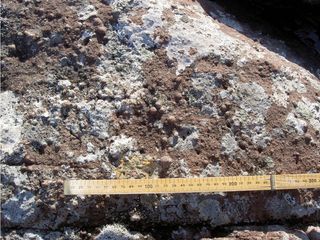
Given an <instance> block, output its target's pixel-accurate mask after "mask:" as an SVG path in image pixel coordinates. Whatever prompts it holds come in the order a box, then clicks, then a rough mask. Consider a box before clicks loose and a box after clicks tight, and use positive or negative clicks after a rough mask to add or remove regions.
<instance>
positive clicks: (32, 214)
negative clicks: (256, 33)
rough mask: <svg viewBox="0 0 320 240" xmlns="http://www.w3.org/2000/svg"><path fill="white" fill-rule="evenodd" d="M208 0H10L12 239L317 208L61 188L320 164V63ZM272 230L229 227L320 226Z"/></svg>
mask: <svg viewBox="0 0 320 240" xmlns="http://www.w3.org/2000/svg"><path fill="white" fill-rule="evenodd" d="M207 3H208V6H209V7H210V6H211V5H210V3H209V2H207ZM203 6H204V5H203V1H202V3H201V4H200V3H199V2H197V1H191V0H168V1H148V0H137V1H129V0H110V1H107V0H104V1H98V0H81V1H63V0H57V1H43V0H40V1H4V2H3V3H2V7H1V8H2V9H1V12H2V22H3V27H2V29H3V30H2V31H3V36H2V38H3V41H2V61H1V68H2V92H1V93H0V99H1V106H0V108H1V113H0V114H1V115H0V117H1V118H0V123H1V129H0V132H1V136H0V137H1V150H0V157H1V170H2V171H1V184H2V194H1V202H2V212H1V222H2V228H3V234H4V239H92V238H95V239H99V240H100V239H152V238H153V237H154V238H155V239H158V238H164V237H166V238H169V237H171V238H173V239H192V238H188V236H193V237H195V238H196V239H201V238H210V237H211V238H213V237H214V236H217V235H215V234H214V231H213V230H212V229H214V228H215V227H217V226H225V225H230V226H232V225H236V224H254V223H259V224H263V223H266V222H277V223H281V222H285V221H291V220H296V221H298V222H299V223H305V225H306V226H307V225H308V224H311V223H312V222H317V221H319V216H320V191H319V190H294V191H281V192H268V193H266V192H258V193H251V192H250V193H241V194H240V193H232V194H224V193H212V194H187V195H179V194H178V195H148V196H121V197H120V196H113V197H110V196H73V197H70V196H64V195H63V188H62V182H63V180H64V179H69V178H78V179H105V178H106V179H107V178H108V179H109V178H143V177H154V178H157V177H199V176H202V177H203V176H227V175H257V174H274V173H277V174H280V173H306V172H307V173H316V172H319V171H320V81H319V75H317V72H318V73H319V69H320V65H318V69H313V70H314V71H311V70H310V69H309V70H310V71H309V70H307V69H305V68H304V67H302V66H300V65H299V64H297V63H299V59H296V60H297V61H292V58H290V60H288V59H287V58H286V57H285V55H286V54H288V55H290V49H289V48H286V47H283V44H282V45H281V44H280V45H279V46H280V47H279V48H278V50H277V51H272V50H269V48H267V47H265V46H264V45H263V44H261V43H260V42H259V41H254V40H253V39H252V38H250V36H251V35H250V34H245V33H246V31H253V30H250V29H249V27H248V26H245V25H242V24H241V22H238V21H237V20H236V19H234V18H233V17H232V16H230V15H228V14H227V13H224V12H223V9H222V8H221V7H220V6H219V5H213V6H211V7H213V8H215V10H216V11H219V14H220V15H219V16H218V15H217V14H211V16H210V15H209V14H210V8H209V7H208V8H207V7H206V9H203ZM206 6H207V5H206ZM217 9H218V10H217ZM205 10H206V11H205ZM208 13H209V14H208ZM212 13H214V12H212ZM221 16H222V17H223V18H224V21H220V20H219V18H221ZM228 19H229V20H230V21H229V23H230V24H228V25H226V20H228ZM223 22H224V23H223ZM260 38H261V39H267V40H268V41H269V40H270V38H269V37H268V36H264V35H261V36H260ZM270 41H271V40H270ZM272 42H274V43H277V40H276V39H272ZM282 47H283V48H282ZM280 53H281V54H280ZM290 56H292V55H290ZM316 64H317V63H314V65H316ZM115 223H119V224H122V225H123V224H124V225H126V226H127V227H128V229H130V230H127V229H126V228H125V227H123V226H122V225H117V224H115ZM179 226H182V227H179ZM193 226H194V227H193ZM199 226H201V227H199ZM165 227H168V230H167V231H166V233H163V231H162V230H163V228H165ZM169 228H170V229H169ZM271 228H272V227H271ZM271 228H270V229H269V228H268V229H267V230H265V229H262V230H261V229H260V230H259V229H258V230H257V229H253V230H252V231H251V230H250V231H245V229H241V228H240V229H239V230H237V229H233V230H232V231H229V232H230V234H229V238H227V239H248V238H246V236H250V234H251V235H252V236H257V237H256V238H255V239H264V238H266V237H268V236H273V237H275V238H277V237H278V238H279V239H289V238H290V239H291V238H292V239H311V240H313V238H314V237H312V236H318V235H316V234H318V233H319V229H317V228H315V229H317V230H314V231H313V233H308V232H307V230H305V232H307V233H301V234H300V233H299V234H297V233H296V232H297V231H296V232H295V230H292V229H289V230H288V229H287V228H285V227H279V226H277V227H274V228H272V229H271ZM273 229H275V230H273ZM135 231H138V232H141V233H137V232H135ZM265 231H270V232H273V233H270V235H268V234H269V233H268V234H267V233H265ZM309 232H312V231H311V230H310V231H309ZM190 234H191V235H190ZM308 234H309V235H308ZM227 235H228V234H225V236H226V237H227ZM218 239H219V238H218Z"/></svg>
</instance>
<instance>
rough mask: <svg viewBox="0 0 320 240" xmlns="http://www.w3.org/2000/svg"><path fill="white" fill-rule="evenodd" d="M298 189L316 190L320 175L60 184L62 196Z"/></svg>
mask: <svg viewBox="0 0 320 240" xmlns="http://www.w3.org/2000/svg"><path fill="white" fill-rule="evenodd" d="M299 188H320V173H314V174H283V175H261V176H231V177H207V178H165V179H113V180H66V181H65V182H64V194H65V195H96V194H107V195H111V194H151V193H199V192H237V191H263V190H283V189H299Z"/></svg>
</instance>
